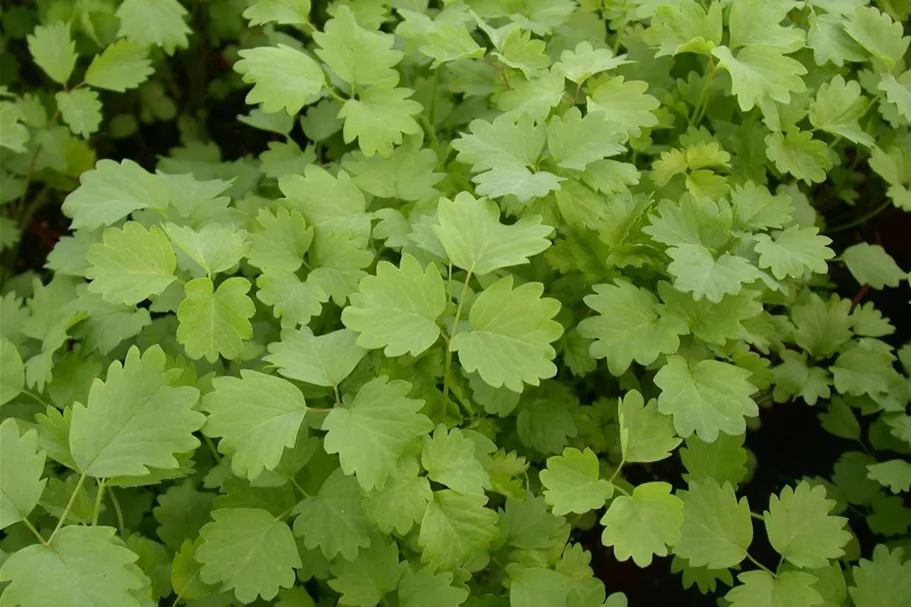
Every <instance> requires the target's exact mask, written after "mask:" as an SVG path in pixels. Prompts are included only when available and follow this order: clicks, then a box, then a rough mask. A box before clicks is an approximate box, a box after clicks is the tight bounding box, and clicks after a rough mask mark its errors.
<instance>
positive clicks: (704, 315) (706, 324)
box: [658, 282, 762, 346]
mask: <svg viewBox="0 0 911 607" xmlns="http://www.w3.org/2000/svg"><path fill="white" fill-rule="evenodd" d="M658 293H659V294H660V295H661V299H662V300H663V301H664V305H663V306H660V307H659V309H660V311H661V314H664V315H665V317H669V318H675V319H678V320H679V321H680V322H682V323H684V326H687V327H689V328H690V331H691V332H692V334H693V335H695V336H696V337H698V338H699V339H701V340H702V341H704V342H706V343H710V344H716V345H719V346H723V345H725V344H726V343H727V342H728V340H731V339H743V338H745V337H746V335H747V329H746V328H745V326H744V324H743V323H744V322H746V321H748V320H750V319H753V318H756V317H757V316H758V315H759V314H760V313H761V312H762V303H761V302H760V301H758V299H757V295H758V294H757V293H756V292H755V291H749V290H746V289H744V290H742V291H740V293H738V294H737V295H725V296H724V297H722V298H721V301H719V302H717V303H713V302H711V301H709V300H708V299H700V300H699V301H696V300H695V299H693V296H692V295H691V294H689V293H681V292H680V291H678V290H677V289H675V288H674V287H672V286H671V285H670V284H668V283H666V282H659V283H658Z"/></svg>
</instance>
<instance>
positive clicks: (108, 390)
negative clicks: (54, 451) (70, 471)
mask: <svg viewBox="0 0 911 607" xmlns="http://www.w3.org/2000/svg"><path fill="white" fill-rule="evenodd" d="M165 365H166V359H165V353H164V352H163V351H162V349H161V348H160V347H158V346H152V347H151V348H149V349H148V350H146V351H145V353H144V354H142V355H140V353H139V349H138V348H137V347H135V346H133V347H132V348H130V350H129V352H127V355H126V360H125V361H124V363H123V365H121V363H120V362H119V361H114V362H112V363H111V365H110V367H108V372H107V377H106V378H105V381H101V380H100V379H97V378H96V379H95V381H94V382H93V383H92V387H91V390H90V391H89V397H88V406H85V405H83V404H81V403H75V404H74V405H73V408H72V410H73V421H72V426H71V428H70V436H69V446H70V451H71V452H72V456H73V460H74V461H75V463H76V465H77V466H78V470H80V471H81V472H83V473H84V474H87V475H89V476H93V477H96V478H110V477H113V476H144V475H147V474H150V472H151V470H150V468H164V469H175V468H177V467H178V466H179V465H180V463H179V462H178V460H177V458H175V457H174V456H175V454H178V453H187V452H189V451H193V450H194V449H196V447H198V446H199V441H198V440H197V439H196V437H194V436H193V432H195V431H196V430H199V429H200V428H201V427H202V425H203V424H204V423H205V421H206V420H205V416H204V415H203V414H202V413H199V412H198V411H194V409H193V407H194V405H195V404H196V401H197V400H198V399H199V391H198V390H197V389H196V388H191V387H188V386H180V387H172V383H173V382H174V379H175V373H173V372H172V371H171V370H169V369H167V368H166V366H165Z"/></svg>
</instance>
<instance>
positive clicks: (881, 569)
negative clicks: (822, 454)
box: [7, 544, 911, 607]
mask: <svg viewBox="0 0 911 607" xmlns="http://www.w3.org/2000/svg"><path fill="white" fill-rule="evenodd" d="M7 562H9V561H7ZM853 573H854V576H853V577H854V585H853V586H851V587H850V588H848V592H850V593H851V598H852V599H854V604H855V605H857V607H902V606H903V605H905V604H907V602H908V601H909V600H911V561H905V560H904V552H903V551H902V549H901V548H895V549H893V550H892V551H891V552H890V551H889V548H888V547H886V546H884V545H882V544H880V545H878V546H876V547H875V548H874V549H873V558H872V559H860V562H859V563H858V564H857V565H856V566H854V567H853Z"/></svg>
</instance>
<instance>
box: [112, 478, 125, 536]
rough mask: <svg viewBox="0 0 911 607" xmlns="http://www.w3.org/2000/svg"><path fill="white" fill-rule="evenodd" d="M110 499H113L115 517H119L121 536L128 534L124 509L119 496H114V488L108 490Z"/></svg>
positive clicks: (118, 524) (118, 527)
mask: <svg viewBox="0 0 911 607" xmlns="http://www.w3.org/2000/svg"><path fill="white" fill-rule="evenodd" d="M107 492H108V497H109V498H111V505H112V506H113V507H114V516H116V517H117V529H118V530H119V531H120V535H123V534H124V533H126V530H127V526H126V523H124V521H123V509H122V508H121V507H120V500H118V499H117V496H116V495H114V488H113V487H108V488H107Z"/></svg>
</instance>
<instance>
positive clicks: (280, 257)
mask: <svg viewBox="0 0 911 607" xmlns="http://www.w3.org/2000/svg"><path fill="white" fill-rule="evenodd" d="M256 222H257V223H258V224H259V226H260V228H262V229H261V230H258V231H254V232H251V233H250V234H249V241H250V248H249V250H248V251H247V258H248V259H249V261H250V263H251V264H253V265H254V266H256V267H257V268H260V269H262V270H264V271H268V270H281V271H283V272H295V271H297V270H298V268H300V267H301V264H302V263H303V259H304V254H305V253H306V252H307V251H308V250H309V249H310V244H311V243H312V242H313V228H311V227H309V226H308V225H307V221H306V220H305V219H304V216H303V215H301V214H300V213H299V212H298V211H294V210H291V211H289V210H288V209H286V208H284V207H279V206H277V207H275V208H274V209H273V210H271V211H270V210H269V209H262V210H260V212H259V214H258V215H257V216H256Z"/></svg>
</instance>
